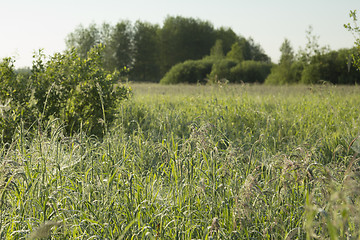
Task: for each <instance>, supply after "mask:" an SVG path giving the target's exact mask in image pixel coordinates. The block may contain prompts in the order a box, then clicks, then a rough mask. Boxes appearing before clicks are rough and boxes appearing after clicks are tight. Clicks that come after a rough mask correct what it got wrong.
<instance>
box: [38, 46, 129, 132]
mask: <svg viewBox="0 0 360 240" xmlns="http://www.w3.org/2000/svg"><path fill="white" fill-rule="evenodd" d="M102 50H103V47H102V46H101V45H100V46H98V47H95V48H92V49H91V51H90V52H89V53H87V58H86V59H83V58H81V57H80V56H79V55H78V53H77V51H76V50H75V49H72V50H70V51H67V52H65V53H64V54H60V53H57V54H55V55H54V56H53V57H51V59H50V60H49V61H47V62H46V63H45V62H44V56H43V55H42V53H41V52H40V54H39V55H38V56H37V58H36V60H35V61H34V65H33V75H32V79H33V81H34V87H35V92H34V97H35V100H36V109H37V111H38V113H39V114H40V116H39V117H40V119H41V120H43V121H47V120H49V119H51V118H59V119H61V120H62V121H63V122H64V123H65V124H66V131H67V133H68V134H72V133H74V132H78V131H79V130H81V129H82V130H84V131H85V132H87V133H89V134H95V135H97V136H101V135H102V134H103V132H104V131H105V130H106V124H108V123H111V122H112V121H113V119H114V114H115V110H116V109H115V107H116V104H117V103H118V102H119V101H120V100H122V99H124V98H126V97H127V96H128V89H127V88H125V87H123V86H120V87H119V86H117V87H116V88H114V86H115V84H117V83H118V81H119V79H120V75H119V72H116V71H115V72H113V73H109V72H107V71H105V70H104V69H103V67H102V59H101V52H102Z"/></svg>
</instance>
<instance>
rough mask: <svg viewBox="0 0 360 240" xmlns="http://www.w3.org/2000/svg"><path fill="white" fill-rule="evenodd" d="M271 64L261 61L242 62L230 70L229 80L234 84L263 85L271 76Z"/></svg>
mask: <svg viewBox="0 0 360 240" xmlns="http://www.w3.org/2000/svg"><path fill="white" fill-rule="evenodd" d="M271 67H272V64H271V63H266V62H259V61H253V60H248V61H242V62H240V63H239V64H238V65H236V66H235V67H233V68H231V69H230V77H229V80H230V82H232V83H239V82H245V83H263V82H264V81H265V79H266V77H267V76H268V75H269V74H270V69H271Z"/></svg>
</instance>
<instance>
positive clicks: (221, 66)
mask: <svg viewBox="0 0 360 240" xmlns="http://www.w3.org/2000/svg"><path fill="white" fill-rule="evenodd" d="M237 63H238V62H237V61H235V60H230V59H221V60H218V61H216V62H215V63H214V64H213V66H212V69H211V73H210V74H209V79H210V81H216V80H221V79H228V78H229V77H230V69H231V68H232V67H234V66H236V65H237Z"/></svg>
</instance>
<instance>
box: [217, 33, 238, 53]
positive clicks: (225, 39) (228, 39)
mask: <svg viewBox="0 0 360 240" xmlns="http://www.w3.org/2000/svg"><path fill="white" fill-rule="evenodd" d="M215 35H216V39H217V40H221V41H222V48H223V52H224V54H226V53H227V52H229V51H230V50H231V46H232V45H233V44H234V43H235V42H236V41H240V37H239V36H238V35H236V33H234V31H233V30H232V29H231V28H225V27H220V28H219V29H216V30H215Z"/></svg>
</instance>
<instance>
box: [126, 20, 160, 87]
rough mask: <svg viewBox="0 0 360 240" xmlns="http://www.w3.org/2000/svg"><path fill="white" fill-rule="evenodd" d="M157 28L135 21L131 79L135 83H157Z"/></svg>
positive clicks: (156, 26)
mask: <svg viewBox="0 0 360 240" xmlns="http://www.w3.org/2000/svg"><path fill="white" fill-rule="evenodd" d="M159 29H160V28H159V26H158V25H152V24H150V23H147V22H140V21H137V22H136V23H135V26H134V41H133V44H134V65H133V68H132V70H131V78H132V80H135V81H159V80H160V78H161V76H160V67H159V57H160V56H159V52H160V44H159V36H158V32H159Z"/></svg>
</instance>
